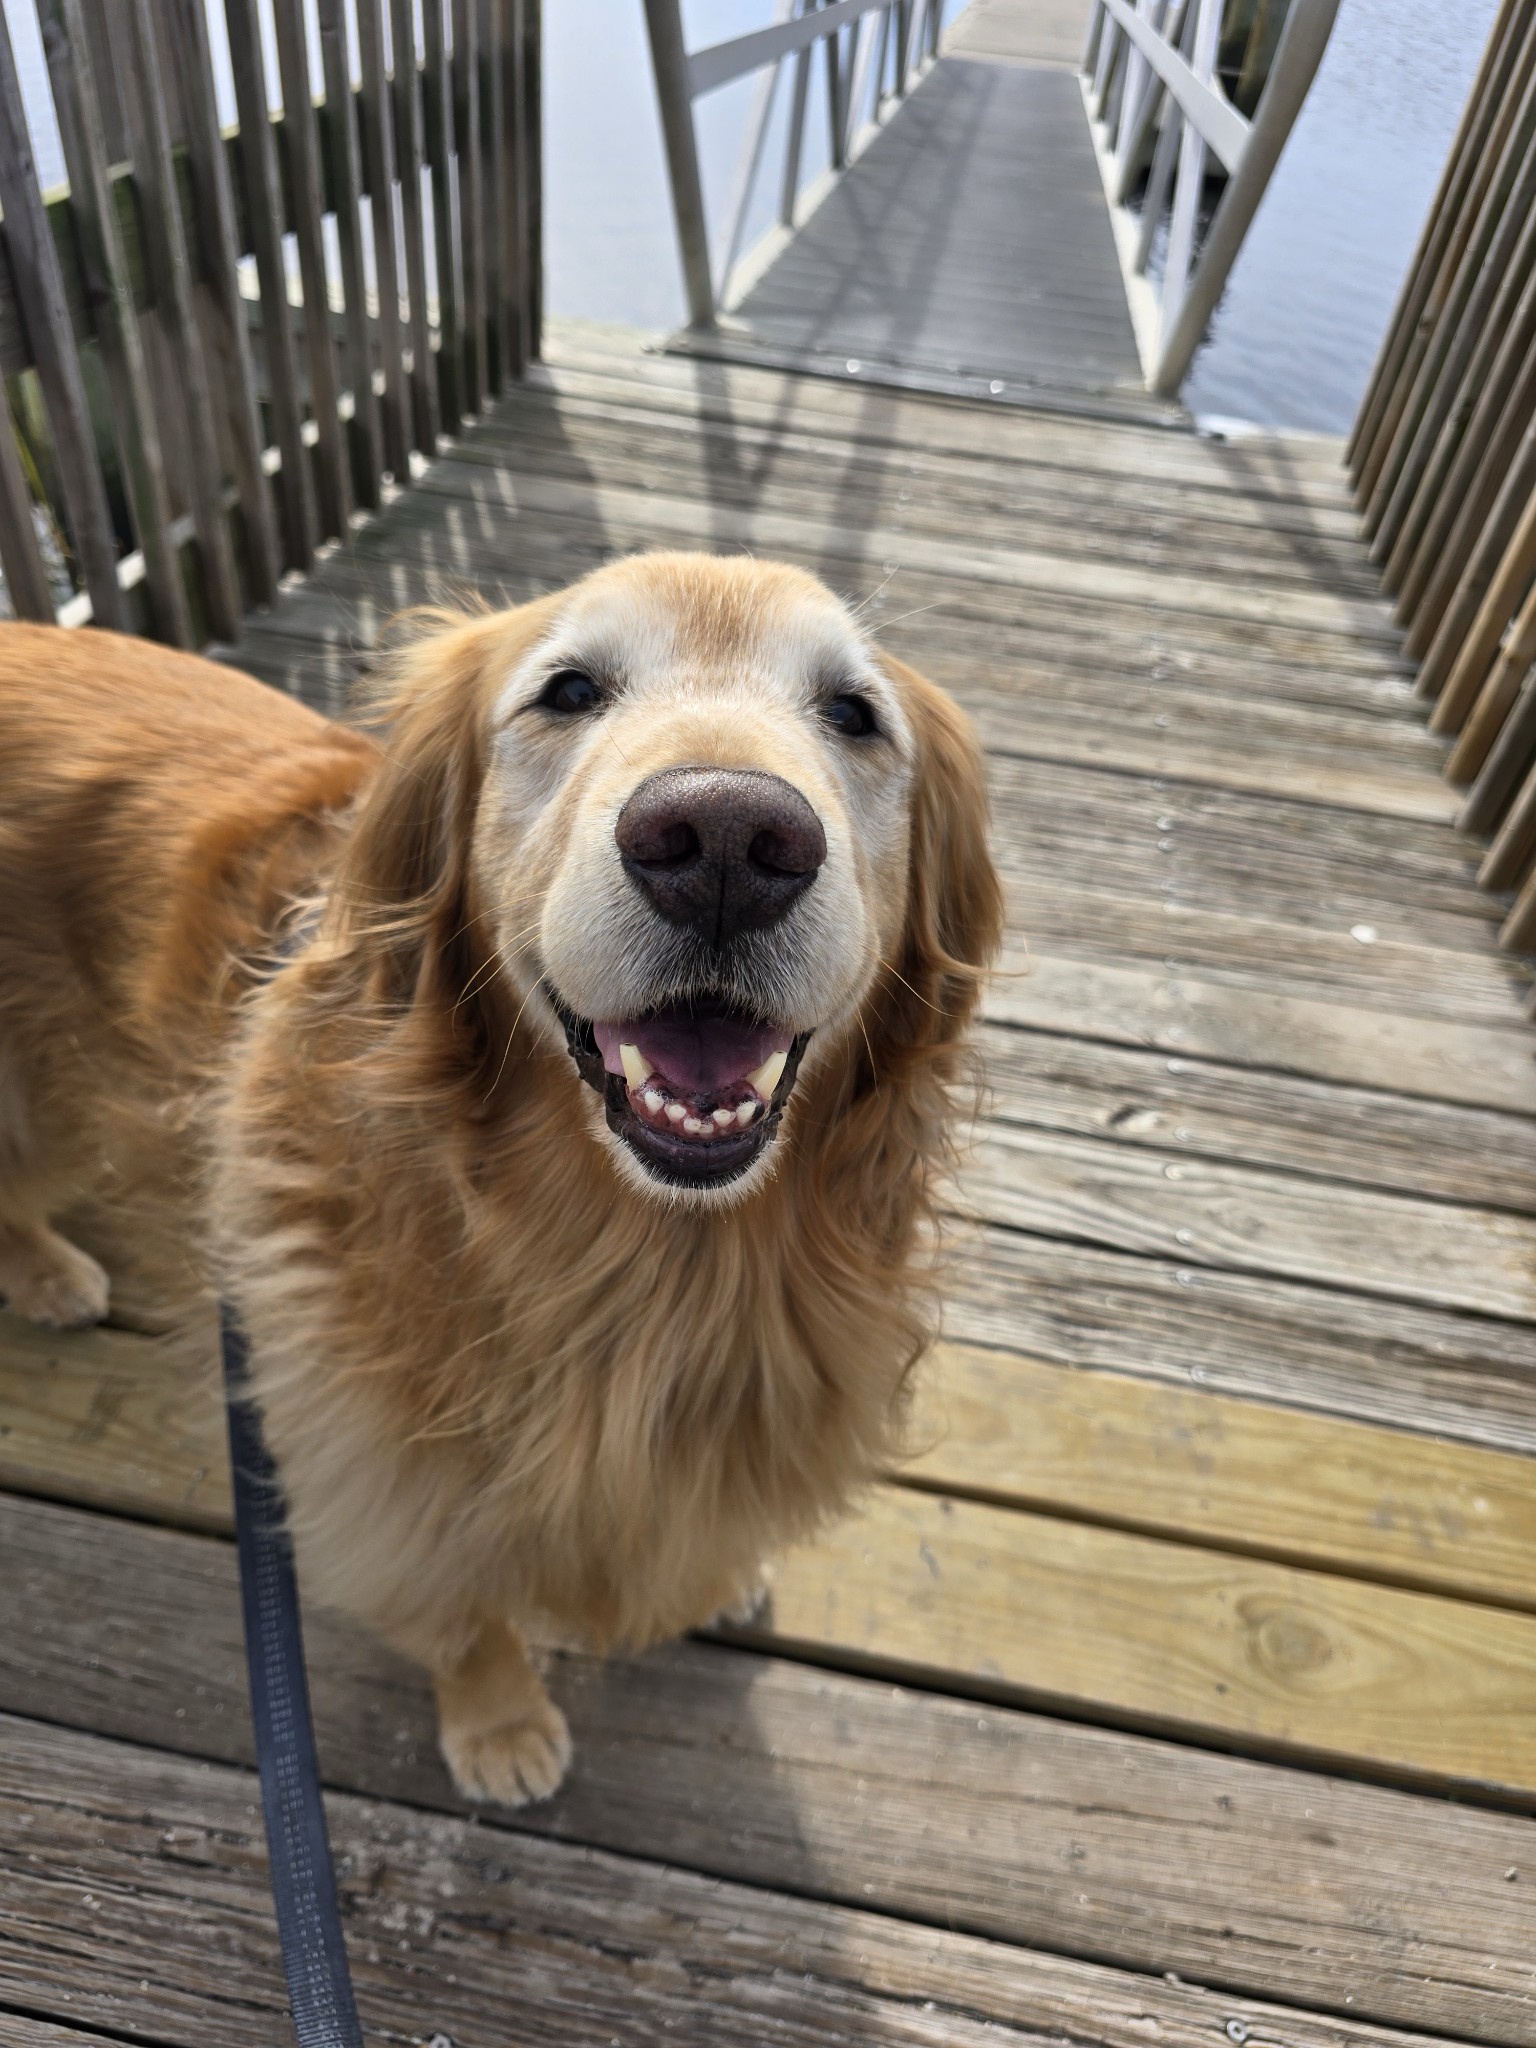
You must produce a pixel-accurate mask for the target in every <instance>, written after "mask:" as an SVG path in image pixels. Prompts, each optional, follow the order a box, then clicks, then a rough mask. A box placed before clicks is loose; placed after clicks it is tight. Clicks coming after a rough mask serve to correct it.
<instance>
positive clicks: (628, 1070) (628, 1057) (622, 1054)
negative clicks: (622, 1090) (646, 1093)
mask: <svg viewBox="0 0 1536 2048" xmlns="http://www.w3.org/2000/svg"><path fill="white" fill-rule="evenodd" d="M619 1065H620V1066H621V1067H622V1068H623V1069H624V1078H625V1080H626V1081H627V1082H628V1083H629V1085H630V1087H631V1088H643V1087H644V1086H645V1084H646V1082H647V1081H649V1079H650V1078H651V1076H652V1074H654V1073H655V1071H656V1069H655V1068H654V1067H653V1066H652V1065H651V1063H650V1061H649V1060H648V1059H647V1058H646V1056H645V1054H644V1053H643V1052H642V1051H641V1050H640V1048H639V1046H638V1045H621V1046H620V1047H619Z"/></svg>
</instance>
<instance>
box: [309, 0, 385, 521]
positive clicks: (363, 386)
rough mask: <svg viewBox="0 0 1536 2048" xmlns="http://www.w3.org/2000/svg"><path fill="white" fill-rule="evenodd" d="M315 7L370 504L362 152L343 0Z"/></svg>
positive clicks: (355, 450)
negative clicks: (353, 98)
mask: <svg viewBox="0 0 1536 2048" xmlns="http://www.w3.org/2000/svg"><path fill="white" fill-rule="evenodd" d="M365 4H366V0H365ZM318 8H319V13H318V20H319V24H320V61H321V65H322V67H323V70H324V74H325V104H326V113H327V118H328V120H329V123H330V130H331V141H332V150H333V172H334V176H335V179H336V191H335V194H334V197H335V201H336V240H337V244H338V247H339V250H340V254H341V289H342V295H343V298H344V300H345V310H344V312H343V315H342V318H343V331H344V333H345V336H346V361H347V378H348V381H349V383H350V384H351V386H352V419H351V424H350V427H349V429H348V442H349V445H350V448H351V453H352V482H353V486H354V489H355V492H356V495H357V499H358V501H359V503H360V504H363V505H367V506H370V507H371V506H376V505H377V504H378V502H379V464H380V454H379V401H378V397H377V394H376V393H375V391H374V388H373V343H372V338H371V336H370V333H369V328H368V283H367V269H366V266H365V264H364V261H363V216H362V196H361V195H362V183H363V172H362V152H361V145H360V143H359V141H358V133H357V109H356V107H355V106H354V105H353V100H352V76H351V70H350V67H349V65H348V62H347V10H346V0H318Z"/></svg>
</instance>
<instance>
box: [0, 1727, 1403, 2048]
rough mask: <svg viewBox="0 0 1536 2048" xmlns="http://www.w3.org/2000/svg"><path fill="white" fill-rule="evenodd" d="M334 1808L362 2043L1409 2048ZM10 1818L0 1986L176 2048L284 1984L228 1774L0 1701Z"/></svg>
mask: <svg viewBox="0 0 1536 2048" xmlns="http://www.w3.org/2000/svg"><path fill="white" fill-rule="evenodd" d="M328 1813H329V1819H330V1825H331V1831H332V1838H333V1842H334V1844H335V1849H336V1853H337V1860H338V1865H339V1876H340V1883H341V1889H342V1893H343V1897H344V1901H345V1907H346V1921H347V1927H348V1934H349V1938H350V1949H351V1956H352V1963H353V1968H354V1972H355V1975H356V1979H357V1992H358V2004H359V2008H360V2013H361V2017H362V2020H363V2025H364V2029H365V2032H368V2033H369V2034H370V2037H377V2038H380V2039H388V2040H396V2041H419V2040H423V2039H425V2038H426V2037H427V2036H429V2035H430V2034H431V2033H433V2032H435V2031H438V2030H441V2029H443V2028H444V2027H445V2026H451V2027H452V2028H453V2030H454V2033H453V2038H456V2039H461V2040H467V2041H475V2042H478V2043H483V2044H484V2048H513V2044H514V2043H516V2044H519V2048H521V2044H523V2043H526V2042H527V2041H529V2040H533V2039H548V2040H559V2041H562V2042H571V2043H573V2044H591V2048H611V2043H612V2042H613V2041H614V2040H615V2039H616V2038H617V2039H622V2040H624V2041H661V2040H664V2039H665V2040H670V2041H679V2042H688V2043H694V2044H697V2048H705V2044H710V2048H714V2044H717V2043H718V2044H726V2043H741V2044H742V2048H747V2044H751V2048H760V2044H761V2043H763V2042H764V2041H769V2040H771V2041H773V2042H775V2043H783V2044H784V2048H811V2044H813V2043H815V2044H818V2048H827V2044H833V2043H847V2044H849V2048H853V2044H859V2048H871V2044H873V2048H887V2044H889V2048H896V2044H902V2048H908V2044H910V2048H918V2044H923V2048H931V2044H936V2043H938V2042H944V2043H946V2044H953V2048H984V2044H985V2048H1009V2044H1018V2048H1026V2044H1030V2048H1040V2044H1042V2043H1043V2042H1046V2041H1050V2040H1054V2039H1060V2038H1061V2037H1062V2036H1064V2035H1065V2036H1067V2037H1068V2038H1071V2039H1074V2040H1077V2041H1080V2042H1082V2043H1084V2044H1085V2048H1132V2044H1144V2043H1145V2042H1146V2040H1147V2039H1148V2038H1149V2036H1151V2037H1152V2038H1155V2039H1157V2040H1158V2041H1160V2042H1164V2043H1167V2044H1169V2048H1209V2044H1210V2042H1211V2041H1212V2040H1213V2039H1219V2038H1220V2037H1221V2036H1220V2032H1219V2030H1220V2029H1222V2028H1224V2027H1227V2026H1228V2025H1230V2024H1231V2023H1232V2022H1236V2024H1237V2025H1238V2026H1239V2027H1240V2028H1242V2029H1244V2030H1245V2037H1248V2036H1251V2037H1255V2038H1258V2039H1260V2040H1263V2041H1265V2042H1268V2041H1276V2042H1281V2041H1283V2042H1285V2043H1286V2044H1287V2048H1366V2044H1376V2048H1389V2044H1392V2043H1396V2044H1397V2048H1427V2043H1426V2041H1425V2037H1423V2036H1420V2035H1414V2036H1407V2035H1401V2034H1394V2033H1387V2032H1385V2031H1383V2030H1381V2029H1378V2028H1375V2027H1372V2026H1369V2025H1359V2024H1357V2023H1354V2022H1352V2021H1350V2020H1334V2019H1320V2018H1316V2017H1313V2016H1310V2015H1308V2014H1306V2013H1304V2012H1298V2011H1296V2010H1295V2009H1294V2008H1290V2007H1288V2008H1285V2009H1279V2008H1276V2007H1274V2006H1266V2005H1263V2004H1260V2003H1258V2002H1256V2001H1253V2000H1251V1999H1246V1998H1243V1997H1241V1996H1238V1995H1236V1994H1232V1993H1227V1992H1220V1993H1211V1992H1204V1991H1201V1990H1199V1989H1196V1988H1195V1987H1193V1986H1189V1985H1185V1984H1182V1983H1179V1982H1169V1981H1167V1980H1166V1979H1162V1978H1156V1977H1150V1976H1133V1975H1131V1974H1129V1973H1126V1972H1122V1971H1117V1970H1113V1969H1109V1968H1106V1967H1104V1966H1103V1965H1096V1964H1090V1963H1077V1962H1070V1961H1066V1960H1063V1959H1060V1958H1056V1957H1051V1956H1046V1955H1043V1954H1040V1953H1037V1952H1034V1951H1031V1950H1027V1949H1020V1948H1012V1947H1007V1946H1004V1945H1003V1944H1000V1943H996V1942H984V1941H978V1940H976V1939H974V1938H972V1937H968V1936H964V1935H959V1934H952V1933H949V1932H948V1931H945V1930H941V1929H935V1928H927V1927H924V1928H913V1927H909V1926H904V1925H902V1924H901V1923H900V1922H893V1921H891V1920H888V1919H885V1918H882V1917H880V1916H879V1915H876V1914H873V1913H868V1912H857V1911H851V1910H850V1909H848V1908H846V1907H829V1906H827V1905H824V1904H822V1903H821V1902H819V1901H805V1900H799V1899H793V1898H786V1897H782V1896H777V1895H775V1894H772V1893H765V1892H761V1891H757V1890H754V1889H750V1888H748V1887H744V1886H739V1885H734V1884H730V1883H727V1882H722V1881H720V1880H714V1879H706V1878H701V1877H697V1876H694V1875H692V1874H690V1873H684V1872H679V1871H675V1870H668V1869H666V1868H665V1867H663V1866H661V1865H657V1864H653V1863H644V1862H638V1863H637V1862H635V1861H634V1860H631V1859H627V1858H617V1857H613V1856H609V1855H606V1854H604V1853H603V1852H601V1851H597V1850H576V1849H571V1848H567V1847H565V1846H564V1845H562V1844H558V1843H552V1842H541V1841H538V1840H535V1839H534V1838H532V1837H530V1836H526V1835H514V1834H511V1833H507V1832H505V1831H503V1830H501V1829H498V1828H494V1827H486V1826H480V1827H476V1826H473V1825H471V1824H469V1823H466V1822H463V1821H459V1820H451V1819H445V1818H443V1817H441V1816H437V1815H429V1814H422V1813H417V1812H414V1811H412V1810H411V1809H410V1808H407V1807H403V1806H389V1805H383V1804H380V1803H377V1802H372V1801H362V1800H358V1799H354V1798H350V1797H347V1796H344V1795H340V1796H333V1797H332V1798H331V1799H330V1800H329V1801H328ZM22 1839H25V1840H26V1841H27V1842H28V1843H29V1845H30V1847H29V1851H28V1853H26V1854H20V1853H14V1852H13V1853H12V1854H11V1855H9V1856H7V1857H6V1860H5V1861H4V1863H3V1864H0V1911H4V1913H5V1915H6V1920H7V1942H6V1945H5V1947H4V1948H3V1949H0V1999H3V2000H6V2001H8V2002H11V2003H14V2004H20V2005H22V2006H23V2007H24V2008H25V2009H27V2010H28V2011H30V2012H33V2013H43V2014H49V2015H52V2014H62V2015H65V2016H67V2018H68V2020H69V2021H70V2022H71V2023H72V2024H80V2025H85V2026H89V2025H91V2024H93V2023H95V2022H105V2023H107V2024H110V2025H112V2026H113V2028H114V2030H115V2031H117V2032H118V2033H120V2034H122V2033H127V2034H130V2035H132V2034H143V2035H146V2036H148V2037H149V2038H152V2039H155V2040H158V2041H173V2042H176V2043H177V2044H178V2048H179V2044H180V2043H183V2042H185V2043H186V2044H187V2048H193V2043H195V2044H196V2048H270V2043H271V2041H272V2040H273V2038H274V2030H275V2028H276V2027H277V2026H278V2025H279V2024H280V2017H279V2016H280V2015H281V2013H282V2012H283V2009H284V2005H285V2000H284V1998H283V1994H282V1990H281V1977H280V1974H279V1971H278V1967H277V1957H276V1950H275V1939H274V1933H273V1929H272V1923H271V1913H270V1906H269V1904H268V1901H267V1897H266V1888H265V1875H264V1869H263V1858H262V1855H261V1848H260V1820H259V1815H258V1807H257V1804H256V1787H255V1783H254V1780H253V1779H252V1777H251V1776H250V1774H249V1773H247V1772H242V1771H233V1770H230V1769H228V1768H224V1767H216V1766H210V1765H194V1764H188V1763H184V1762H181V1761H180V1760H178V1759H175V1758H170V1757H166V1756H164V1755H160V1754H156V1753H153V1752H149V1751H145V1750H141V1749H137V1748H134V1747H130V1746H127V1745H124V1744H120V1743H107V1742H103V1741H102V1740H101V1739H100V1738H97V1737H91V1736H85V1735H74V1734H65V1733H62V1732H61V1731H59V1730H56V1729H51V1728H44V1727H39V1726H37V1724H35V1723H29V1722H24V1721H15V1720H11V1721H7V1722H6V1723H5V1724H4V1742H3V1744H0V1841H3V1842H6V1843H13V1842H18V1841H20V1840H22ZM148 1957H153V1973H152V1974H146V1959H147V1958H148ZM66 1992H67V1994H68V1995H67V1997H66V1996H65V1994H66ZM1153 2026H1155V2028H1156V2034H1155V2036H1154V2035H1152V2027H1153Z"/></svg>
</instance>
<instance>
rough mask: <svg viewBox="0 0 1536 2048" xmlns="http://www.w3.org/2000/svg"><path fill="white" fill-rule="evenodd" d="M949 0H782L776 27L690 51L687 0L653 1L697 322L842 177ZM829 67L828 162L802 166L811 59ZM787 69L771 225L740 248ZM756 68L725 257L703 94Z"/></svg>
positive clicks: (655, 51)
mask: <svg viewBox="0 0 1536 2048" xmlns="http://www.w3.org/2000/svg"><path fill="white" fill-rule="evenodd" d="M942 14H943V6H942V0H778V7H777V17H776V19H775V20H774V21H773V22H772V23H771V24H770V25H769V26H768V27H767V28H761V29H755V30H753V31H752V32H751V33H750V34H748V35H743V36H736V37H734V38H732V40H731V41H729V42H725V43H714V44H711V45H710V47H709V48H708V49H704V50H696V51H693V52H692V53H691V54H690V52H689V50H688V48H687V45H686V43H685V41H684V39H683V23H682V12H681V5H680V0H645V16H646V25H647V28H648V29H649V31H650V40H651V63H652V67H653V69H654V72H655V77H656V95H657V99H658V101H659V103H660V108H661V126H662V134H663V136H664V138H665V141H666V148H667V171H668V174H669V176H670V179H671V185H672V210H673V215H674V217H675V219H676V223H677V244H678V254H679V257H680V259H681V262H682V267H683V289H684V293H685V295H686V297H687V301H688V323H689V325H690V326H691V327H696V328H710V327H713V326H714V324H715V319H716V315H717V313H719V312H729V311H731V309H732V308H733V307H734V306H735V305H736V304H737V303H738V302H739V300H740V299H741V298H742V296H743V295H744V293H745V292H746V290H747V289H748V288H749V287H750V285H751V283H752V282H753V280H754V279H755V278H756V277H758V276H760V275H761V273H762V271H763V270H764V269H765V268H766V267H767V265H768V264H769V263H770V262H771V261H772V259H773V257H774V256H775V255H776V254H777V253H778V251H779V250H780V249H781V248H782V247H783V246H784V244H785V242H786V241H787V240H788V239H789V237H790V236H791V235H792V234H793V233H794V231H795V229H796V228H797V227H800V226H802V225H803V224H804V222H805V221H806V220H808V219H809V218H810V216H811V214H812V213H814V211H815V210H816V208H817V206H819V205H820V203H821V201H822V200H823V199H824V198H825V197H826V195H827V193H828V192H829V191H830V190H831V188H832V186H833V185H834V184H835V183H836V181H837V179H838V177H839V176H840V175H841V173H842V172H843V171H845V170H846V169H847V167H848V166H849V164H851V163H853V162H854V161H855V160H856V159H857V158H858V157H859V156H860V155H861V154H862V152H863V151H864V149H865V148H866V147H867V146H868V144H869V143H870V141H871V140H872V139H873V137H874V136H875V135H876V134H877V133H878V131H879V128H880V124H881V122H882V121H884V120H885V118H886V117H887V115H888V114H889V113H890V112H891V110H892V109H893V108H894V107H896V106H898V105H899V104H900V103H901V102H902V101H903V100H904V99H905V98H906V96H907V94H908V92H910V91H911V89H912V87H913V86H914V85H915V84H916V83H917V82H918V80H919V79H920V78H921V77H922V76H923V74H924V73H925V71H926V70H927V68H928V66H929V65H930V64H931V63H932V61H933V59H934V58H935V56H937V54H938V47H939V25H940V18H941V16H942ZM818 44H819V45H820V47H821V51H822V57H823V61H824V62H825V65H826V86H827V91H826V100H827V128H828V134H827V163H826V167H825V169H824V170H822V171H821V172H820V173H818V174H816V175H815V176H812V177H809V178H808V177H807V176H806V173H805V116H806V103H807V100H808V98H809V92H810V82H811V62H812V59H813V57H814V55H815V52H816V47H817V45H818ZM786 71H788V72H789V73H790V89H789V117H788V121H787V123H786V126H785V137H784V160H783V163H782V165H781V167H780V171H779V183H778V199H777V205H776V207H775V210H774V211H775V218H774V224H773V226H772V227H770V228H769V229H768V231H767V233H766V234H764V235H763V236H761V237H760V239H759V240H758V242H757V243H756V244H754V246H753V247H752V248H751V249H750V250H748V251H747V253H746V254H745V256H743V254H742V250H741V243H742V239H743V235H744V231H745V227H746V222H747V219H748V216H749V212H750V209H751V205H752V198H753V194H754V193H755V191H756V189H757V180H758V176H759V174H760V172H761V170H762V166H763V157H764V152H765V146H766V143H767V139H768V131H769V126H770V123H771V120H772V116H773V107H774V99H775V96H776V95H777V92H778V89H779V83H780V80H781V77H782V76H783V74H784V73H785V72H786ZM752 72H756V73H758V74H759V78H758V90H757V94H756V97H755V100H754V103H753V106H752V109H751V112H750V114H749V116H748V120H747V126H746V131H745V134H744V135H743V138H742V145H741V158H740V163H739V166H738V169H737V173H736V181H735V190H734V193H733V194H732V198H731V203H730V218H729V226H728V227H727V229H726V232H725V234H724V237H723V240H722V245H721V253H720V260H719V263H718V265H717V264H716V262H715V260H714V255H713V253H712V251H711V248H710V235H709V225H708V220H707V218H706V215H705V209H704V186H703V180H702V178H701V177H700V174H699V153H698V142H697V138H696V136H695V133H694V125H693V106H694V101H695V100H698V99H701V98H703V96H704V95H705V94H706V93H711V92H714V91H716V90H717V89H718V88H719V87H720V86H722V85H728V84H729V83H730V81H731V80H732V79H733V78H743V77H746V76H748V75H749V74H750V73H752Z"/></svg>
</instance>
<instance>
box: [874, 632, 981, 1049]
mask: <svg viewBox="0 0 1536 2048" xmlns="http://www.w3.org/2000/svg"><path fill="white" fill-rule="evenodd" d="M880 662H881V666H882V667H883V668H884V669H885V672H886V674H887V675H889V676H890V678H891V680H892V681H893V682H894V683H895V684H896V686H897V688H898V689H899V690H900V692H901V699H902V704H903V707H904V709H905V710H906V713H907V716H908V718H909V719H910V721H911V723H912V727H913V730H914V732H915V734H916V737H917V765H916V771H915V774H914V776H913V785H912V839H911V851H910V855H909V859H908V880H907V919H906V926H905V929H904V932H903V935H902V949H901V955H900V958H899V959H898V960H896V961H894V962H892V963H891V964H892V965H893V966H894V967H895V968H896V969H897V974H898V978H895V979H892V980H891V983H890V986H889V987H888V988H887V989H886V990H885V991H884V995H883V1001H882V1005H881V1007H882V1010H883V1012H884V1014H883V1015H882V1017H881V1019H880V1022H881V1026H882V1035H883V1036H885V1037H886V1039H887V1042H888V1045H889V1046H890V1047H891V1049H892V1050H895V1049H898V1048H900V1047H903V1046H904V1047H909V1048H911V1049H913V1050H914V1051H916V1050H918V1049H923V1048H928V1049H931V1048H937V1047H940V1046H944V1045H950V1044H953V1043H954V1042H955V1040H957V1039H958V1038H959V1037H960V1036H961V1035H962V1034H963V1032H964V1031H965V1029H966V1027H967V1025H968V1024H969V1023H970V1021H971V1017H972V1015H973V1013H974V1011H975V1009H976V1005H977V1003H978V1001H979V1000H980V996H981V987H982V982H983V980H984V978H985V975H986V970H987V968H988V967H989V966H990V965H991V963H992V961H993V960H994V959H995V958H996V956H997V952H998V948H999V947H1000V946H1001V944H1002V937H1003V890H1002V884H1001V882H1000V881H999V880H998V874H997V869H996V868H995V867H994V866H993V864H992V855H991V852H990V851H989V849H988V845H987V823H988V817H987V811H988V806H987V782H986V770H985V766H984V764H983V760H982V754H981V749H980V747H979V745H978V744H977V740H976V735H975V732H974V730H973V728H972V726H971V722H970V720H969V719H968V718H967V717H966V715H965V713H964V712H963V711H962V710H961V709H960V707H959V706H958V705H957V704H956V703H955V702H954V701H953V699H952V698H950V697H948V696H946V695H945V693H944V692H943V691H942V690H939V689H936V688H935V687H934V685H933V684H932V683H930V682H927V681H925V679H924V678H923V677H922V676H920V675H918V674H917V672H916V670H914V669H910V668H908V667H907V666H906V665H905V663H903V662H899V661H896V660H893V659H892V657H891V656H890V655H888V654H882V655H881V656H880Z"/></svg>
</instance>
